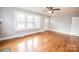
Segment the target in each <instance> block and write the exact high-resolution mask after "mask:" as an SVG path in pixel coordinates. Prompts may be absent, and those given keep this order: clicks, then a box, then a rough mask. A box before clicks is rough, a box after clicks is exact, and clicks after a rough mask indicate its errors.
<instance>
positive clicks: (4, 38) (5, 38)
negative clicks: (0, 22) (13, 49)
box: [0, 30, 46, 41]
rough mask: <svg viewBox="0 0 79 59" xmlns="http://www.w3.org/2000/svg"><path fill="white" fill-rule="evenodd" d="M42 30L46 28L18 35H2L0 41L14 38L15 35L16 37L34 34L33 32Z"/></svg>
mask: <svg viewBox="0 0 79 59" xmlns="http://www.w3.org/2000/svg"><path fill="white" fill-rule="evenodd" d="M43 31H46V30H39V31H34V32H31V33H26V34H19V35H14V36H10V37H2V38H0V41H2V40H7V39H11V38H14V37H16V38H17V37H23V36H24V35H29V34H34V33H38V32H43Z"/></svg>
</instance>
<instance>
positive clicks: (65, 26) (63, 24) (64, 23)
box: [50, 13, 79, 35]
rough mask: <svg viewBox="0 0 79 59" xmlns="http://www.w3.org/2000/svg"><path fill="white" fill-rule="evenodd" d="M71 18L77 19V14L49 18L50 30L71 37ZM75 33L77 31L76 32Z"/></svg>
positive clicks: (78, 15)
mask: <svg viewBox="0 0 79 59" xmlns="http://www.w3.org/2000/svg"><path fill="white" fill-rule="evenodd" d="M72 17H79V14H78V13H77V14H64V15H60V16H59V15H58V16H53V17H52V18H51V25H50V27H51V30H53V31H57V32H62V33H67V34H71V35H73V34H72V33H71V30H72V28H71V25H72ZM77 32H79V31H78V30H77Z"/></svg>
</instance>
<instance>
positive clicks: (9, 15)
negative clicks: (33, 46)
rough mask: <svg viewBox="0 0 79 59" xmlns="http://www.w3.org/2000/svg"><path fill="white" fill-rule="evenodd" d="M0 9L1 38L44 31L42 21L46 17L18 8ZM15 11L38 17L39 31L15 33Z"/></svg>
mask: <svg viewBox="0 0 79 59" xmlns="http://www.w3.org/2000/svg"><path fill="white" fill-rule="evenodd" d="M0 9H1V13H2V14H1V18H2V20H3V21H2V25H1V26H2V31H1V32H2V35H0V36H1V37H2V38H3V37H9V36H13V35H17V36H18V35H22V34H27V33H31V32H36V31H41V30H44V25H45V24H44V19H45V18H46V17H47V16H44V15H40V14H36V13H33V12H29V11H26V10H22V9H18V8H11V7H4V8H0ZM15 11H23V12H25V13H27V14H34V15H40V17H41V28H40V29H35V30H26V31H22V32H17V33H16V31H15V27H14V26H15V17H14V16H15V14H14V13H15Z"/></svg>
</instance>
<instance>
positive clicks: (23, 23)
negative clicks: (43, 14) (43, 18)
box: [16, 12, 40, 31]
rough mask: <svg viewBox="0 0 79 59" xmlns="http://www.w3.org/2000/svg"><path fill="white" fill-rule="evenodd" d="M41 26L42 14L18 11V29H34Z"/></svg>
mask: <svg viewBox="0 0 79 59" xmlns="http://www.w3.org/2000/svg"><path fill="white" fill-rule="evenodd" d="M39 28H40V16H37V15H26V14H25V13H22V12H17V13H16V31H23V30H33V29H39Z"/></svg>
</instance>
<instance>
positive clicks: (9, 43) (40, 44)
mask: <svg viewBox="0 0 79 59" xmlns="http://www.w3.org/2000/svg"><path fill="white" fill-rule="evenodd" d="M5 48H11V49H12V51H13V52H19V51H20V52H21V51H26V52H29V51H30V52H36V51H37V52H78V51H79V37H76V36H72V35H67V34H62V33H57V32H52V31H45V32H39V33H36V34H31V35H27V36H24V37H19V38H12V39H9V40H4V41H0V51H2V50H3V49H5Z"/></svg>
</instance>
